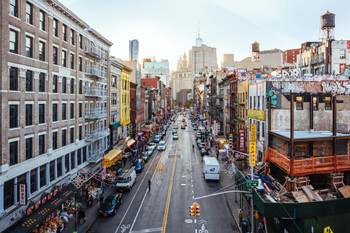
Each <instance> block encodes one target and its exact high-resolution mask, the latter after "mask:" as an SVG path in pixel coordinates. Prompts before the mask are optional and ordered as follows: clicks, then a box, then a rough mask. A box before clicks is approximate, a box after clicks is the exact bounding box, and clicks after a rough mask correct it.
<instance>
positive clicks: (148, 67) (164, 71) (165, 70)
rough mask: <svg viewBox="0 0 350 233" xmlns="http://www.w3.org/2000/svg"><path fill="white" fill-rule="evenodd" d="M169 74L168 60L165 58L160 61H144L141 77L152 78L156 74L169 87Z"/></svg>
mask: <svg viewBox="0 0 350 233" xmlns="http://www.w3.org/2000/svg"><path fill="white" fill-rule="evenodd" d="M169 75H170V74H169V62H168V60H166V59H164V60H161V61H160V62H156V61H152V62H145V63H144V69H143V74H142V77H143V78H146V77H147V78H154V77H156V76H157V77H159V78H160V81H162V82H163V84H164V85H165V86H166V87H169V85H170V84H169V78H170V77H169Z"/></svg>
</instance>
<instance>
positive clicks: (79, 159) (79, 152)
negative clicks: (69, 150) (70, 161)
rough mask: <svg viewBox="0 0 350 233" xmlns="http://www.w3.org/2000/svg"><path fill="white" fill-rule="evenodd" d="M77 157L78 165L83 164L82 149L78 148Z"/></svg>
mask: <svg viewBox="0 0 350 233" xmlns="http://www.w3.org/2000/svg"><path fill="white" fill-rule="evenodd" d="M77 157H78V165H80V164H81V149H78V155H77Z"/></svg>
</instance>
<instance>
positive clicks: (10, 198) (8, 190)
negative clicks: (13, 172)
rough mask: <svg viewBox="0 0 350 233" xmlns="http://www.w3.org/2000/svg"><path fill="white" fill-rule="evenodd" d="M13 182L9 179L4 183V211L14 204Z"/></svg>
mask: <svg viewBox="0 0 350 233" xmlns="http://www.w3.org/2000/svg"><path fill="white" fill-rule="evenodd" d="M14 188H15V180H14V179H11V180H8V181H6V182H5V183H4V209H7V208H9V207H11V206H12V205H14V204H15V192H14Z"/></svg>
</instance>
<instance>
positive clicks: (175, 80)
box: [171, 54, 193, 101]
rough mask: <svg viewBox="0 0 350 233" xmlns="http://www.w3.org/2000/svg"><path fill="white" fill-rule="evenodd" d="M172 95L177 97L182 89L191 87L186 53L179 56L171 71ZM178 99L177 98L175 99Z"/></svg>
mask: <svg viewBox="0 0 350 233" xmlns="http://www.w3.org/2000/svg"><path fill="white" fill-rule="evenodd" d="M171 81H172V97H173V99H177V95H178V93H179V92H180V91H181V90H182V89H191V90H192V89H193V75H192V72H191V69H190V67H189V64H188V61H187V57H186V54H184V55H183V57H181V56H180V58H179V60H178V62H177V67H176V70H175V71H173V72H172V73H171ZM177 100H178V101H179V99H177Z"/></svg>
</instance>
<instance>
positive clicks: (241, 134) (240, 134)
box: [238, 129, 245, 152]
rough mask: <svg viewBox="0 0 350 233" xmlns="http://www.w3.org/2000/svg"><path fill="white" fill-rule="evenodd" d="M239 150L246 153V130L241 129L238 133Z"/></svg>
mask: <svg viewBox="0 0 350 233" xmlns="http://www.w3.org/2000/svg"><path fill="white" fill-rule="evenodd" d="M238 144H239V146H238V148H239V151H241V152H245V130H244V129H240V130H239V131H238Z"/></svg>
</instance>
